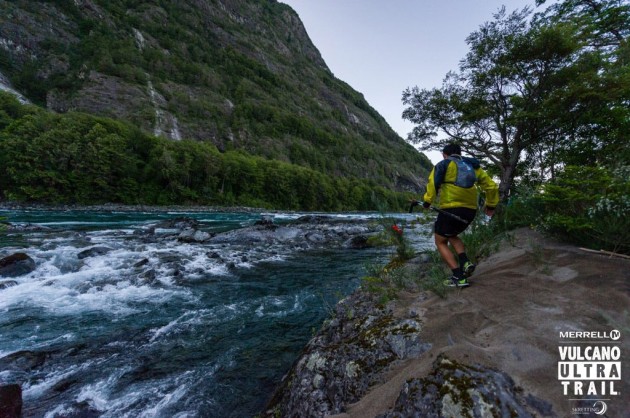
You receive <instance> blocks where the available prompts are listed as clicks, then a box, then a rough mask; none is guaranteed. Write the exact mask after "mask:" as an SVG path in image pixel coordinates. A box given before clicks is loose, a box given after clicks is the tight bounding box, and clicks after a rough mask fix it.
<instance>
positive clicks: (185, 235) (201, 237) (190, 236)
mask: <svg viewBox="0 0 630 418" xmlns="http://www.w3.org/2000/svg"><path fill="white" fill-rule="evenodd" d="M211 236H212V235H210V234H209V233H207V232H204V231H198V230H195V229H192V228H188V229H185V230H183V231H182V232H181V233H180V234H179V235H178V236H177V239H178V240H179V241H181V242H205V241H207V240H208V239H210V237H211Z"/></svg>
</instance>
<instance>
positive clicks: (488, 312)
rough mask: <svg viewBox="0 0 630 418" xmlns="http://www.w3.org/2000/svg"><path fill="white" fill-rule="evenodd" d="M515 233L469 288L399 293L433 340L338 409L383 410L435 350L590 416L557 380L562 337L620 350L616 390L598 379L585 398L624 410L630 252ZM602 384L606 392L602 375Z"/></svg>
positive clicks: (559, 411) (401, 305) (426, 367)
mask: <svg viewBox="0 0 630 418" xmlns="http://www.w3.org/2000/svg"><path fill="white" fill-rule="evenodd" d="M515 237H516V238H515V239H514V240H513V242H512V243H505V244H504V246H503V248H502V250H501V251H499V252H498V253H496V254H494V255H492V256H491V257H489V258H488V259H486V260H483V261H482V263H480V265H479V266H478V267H477V270H476V272H475V274H474V275H473V276H472V278H471V283H472V285H471V286H470V287H468V288H465V289H461V290H454V291H452V292H450V293H449V295H448V297H447V298H446V299H441V298H438V297H435V296H431V297H429V298H428V299H426V300H422V299H423V298H421V297H419V295H418V294H406V295H403V297H402V298H401V299H400V300H399V301H398V302H397V304H396V309H398V310H401V311H402V310H409V309H413V310H415V311H416V312H418V313H419V315H420V316H421V317H422V318H423V319H422V321H423V324H424V328H423V337H422V338H423V340H424V341H426V342H430V343H432V344H433V348H432V349H431V350H430V351H429V352H428V353H426V354H424V355H423V356H422V357H420V358H419V359H415V360H409V361H407V362H405V363H402V364H399V365H398V366H397V367H395V368H394V369H392V370H391V371H390V372H389V374H388V376H387V378H386V381H385V382H384V383H383V384H381V385H378V386H375V387H373V388H372V389H371V390H370V392H369V393H368V394H367V395H366V396H365V397H364V398H363V399H362V400H361V401H359V402H357V403H356V404H353V405H351V407H350V408H349V410H348V413H347V414H342V415H339V416H338V417H361V418H365V417H373V416H375V415H378V414H379V413H382V412H385V411H386V410H387V409H389V408H390V407H391V406H393V404H394V402H395V400H396V398H397V397H398V393H399V392H400V388H401V387H402V385H403V384H404V382H405V381H406V380H407V379H409V378H413V377H423V376H425V375H426V374H427V373H428V372H429V371H430V370H431V367H432V363H433V361H434V360H435V359H436V357H437V356H438V355H439V354H441V353H446V354H447V355H448V356H449V357H450V358H453V359H455V360H459V361H460V362H463V363H467V364H473V363H481V364H483V365H485V366H489V367H492V368H496V369H499V370H501V371H504V372H506V373H507V374H509V375H510V376H511V377H512V378H513V379H514V381H515V382H516V384H517V386H520V387H521V388H523V390H524V391H525V393H531V394H532V395H534V396H536V397H538V398H540V399H543V400H545V401H547V402H548V403H550V404H551V406H552V408H553V412H554V414H555V416H560V417H571V416H580V417H583V416H596V415H593V414H591V415H577V414H575V411H574V410H573V408H575V407H585V406H588V407H591V406H592V405H593V401H586V402H585V401H575V400H571V399H576V398H580V396H577V395H575V394H573V393H572V389H571V390H570V391H569V392H568V394H567V395H565V394H564V393H563V386H562V384H561V383H560V381H559V379H558V362H559V361H560V354H559V346H567V345H569V346H571V347H576V346H581V347H586V346H589V345H590V346H617V347H619V348H620V350H621V359H620V361H621V378H622V380H621V381H617V382H615V386H614V388H615V391H616V392H617V393H619V394H618V395H611V394H609V393H606V394H603V393H601V382H597V383H596V385H597V387H598V390H599V391H600V393H598V394H597V396H590V399H595V398H596V399H607V400H606V401H605V402H606V404H607V407H608V412H607V413H606V415H605V416H608V417H630V402H629V401H628V399H629V398H628V395H629V394H630V379H629V378H628V376H629V375H630V260H627V259H622V258H611V257H608V256H602V255H599V254H591V253H587V252H584V251H582V250H580V249H579V248H576V247H572V246H568V245H562V244H558V243H555V242H550V241H548V240H546V239H544V238H543V237H541V236H540V235H538V234H537V233H535V232H533V231H530V230H526V229H523V230H519V231H518V232H517V233H516V234H515ZM612 330H619V331H620V332H621V338H620V339H619V340H617V341H613V340H611V339H601V338H600V339H597V341H596V342H597V343H596V344H587V343H586V342H587V341H592V339H574V340H568V339H567V338H561V335H560V333H561V332H568V331H599V332H600V333H605V332H606V333H610V331H612ZM605 386H606V390H607V391H610V387H609V383H608V382H606V384H605ZM586 387H587V386H585V387H584V389H585V392H584V395H586V394H587V393H586ZM570 388H573V385H572V384H571V385H570ZM584 397H586V396H582V398H584ZM548 406H549V405H548ZM543 409H544V408H543ZM545 415H546V414H544V413H541V416H545Z"/></svg>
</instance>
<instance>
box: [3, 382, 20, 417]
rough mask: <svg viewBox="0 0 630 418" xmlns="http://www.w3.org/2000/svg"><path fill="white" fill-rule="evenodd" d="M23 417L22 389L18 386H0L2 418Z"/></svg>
mask: <svg viewBox="0 0 630 418" xmlns="http://www.w3.org/2000/svg"><path fill="white" fill-rule="evenodd" d="M21 416H22V388H21V387H20V385H18V384H8V385H0V417H2V418H20V417H21Z"/></svg>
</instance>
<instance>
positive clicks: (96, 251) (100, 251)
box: [77, 247, 112, 260]
mask: <svg viewBox="0 0 630 418" xmlns="http://www.w3.org/2000/svg"><path fill="white" fill-rule="evenodd" d="M111 250H112V249H111V248H109V247H92V248H88V249H87V250H84V251H81V252H80V253H79V254H77V257H78V258H79V260H83V259H84V258H89V257H96V256H98V255H104V254H107V253H108V252H110V251H111Z"/></svg>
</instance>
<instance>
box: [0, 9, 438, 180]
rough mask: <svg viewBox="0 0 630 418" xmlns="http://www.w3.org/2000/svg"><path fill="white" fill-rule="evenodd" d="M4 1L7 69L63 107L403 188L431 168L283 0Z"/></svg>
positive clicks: (53, 106)
mask: <svg viewBox="0 0 630 418" xmlns="http://www.w3.org/2000/svg"><path fill="white" fill-rule="evenodd" d="M0 10H2V13H0V73H2V74H1V75H2V76H4V78H5V79H6V80H7V81H8V83H7V84H9V85H10V86H12V88H14V89H15V90H17V91H18V92H20V93H21V94H22V95H23V96H24V97H26V98H27V99H28V100H30V101H31V102H32V103H34V104H37V105H40V106H43V107H46V108H48V109H49V110H52V111H54V112H58V113H65V112H69V111H79V112H85V113H90V114H94V115H98V116H106V117H111V118H115V119H121V120H125V121H128V122H131V123H132V124H134V125H136V126H138V127H140V128H141V129H142V130H144V131H145V132H148V133H151V134H154V135H156V136H162V137H165V138H170V139H172V140H180V139H192V140H197V141H205V142H210V143H212V144H214V145H215V146H216V147H217V148H218V150H219V151H220V152H226V151H230V150H241V151H244V152H247V153H249V154H253V155H257V156H261V157H264V158H266V159H270V160H280V161H283V162H288V163H291V164H295V165H300V166H304V167H307V168H310V169H313V170H316V171H319V172H322V173H324V174H327V175H333V176H342V177H348V178H363V179H368V180H371V181H374V182H375V183H376V184H378V185H381V186H385V187H390V188H394V189H396V190H399V191H403V190H416V189H417V186H418V184H419V183H420V178H421V177H423V176H424V175H425V174H426V171H427V170H428V169H429V168H430V166H431V164H430V162H429V160H428V159H427V158H426V157H425V156H424V155H422V154H420V153H418V152H417V151H415V149H414V148H413V147H411V146H410V145H409V144H407V143H406V142H405V141H404V140H402V139H401V138H400V137H399V136H398V135H397V134H396V133H395V132H394V131H393V130H392V129H391V127H389V125H388V124H387V123H386V121H385V120H384V119H383V118H382V117H381V116H380V115H379V114H378V112H376V111H375V110H374V109H373V108H372V107H371V106H370V105H369V104H368V103H367V102H366V101H365V99H364V98H363V96H362V95H361V94H360V93H358V92H357V91H355V90H353V89H352V88H351V87H350V86H349V85H348V84H346V83H344V82H343V81H341V80H339V79H337V78H335V77H334V75H333V74H332V73H331V71H330V70H329V69H328V67H327V66H326V63H325V62H324V60H323V59H322V57H321V55H320V54H319V51H318V50H317V48H316V47H315V46H314V45H313V44H312V42H311V41H310V39H309V37H308V34H307V33H306V30H305V28H304V26H303V25H302V22H301V21H300V19H299V17H298V15H297V14H296V13H295V12H294V11H293V10H292V9H291V8H290V7H289V6H287V5H285V4H282V3H279V2H277V1H275V0H190V1H186V2H175V1H165V0H154V1H144V2H131V1H123V0H115V1H105V0H74V1H71V0H67V1H65V0H63V1H5V0H0ZM359 70H360V69H359V68H357V71H359ZM392 94H398V93H397V92H392Z"/></svg>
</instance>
